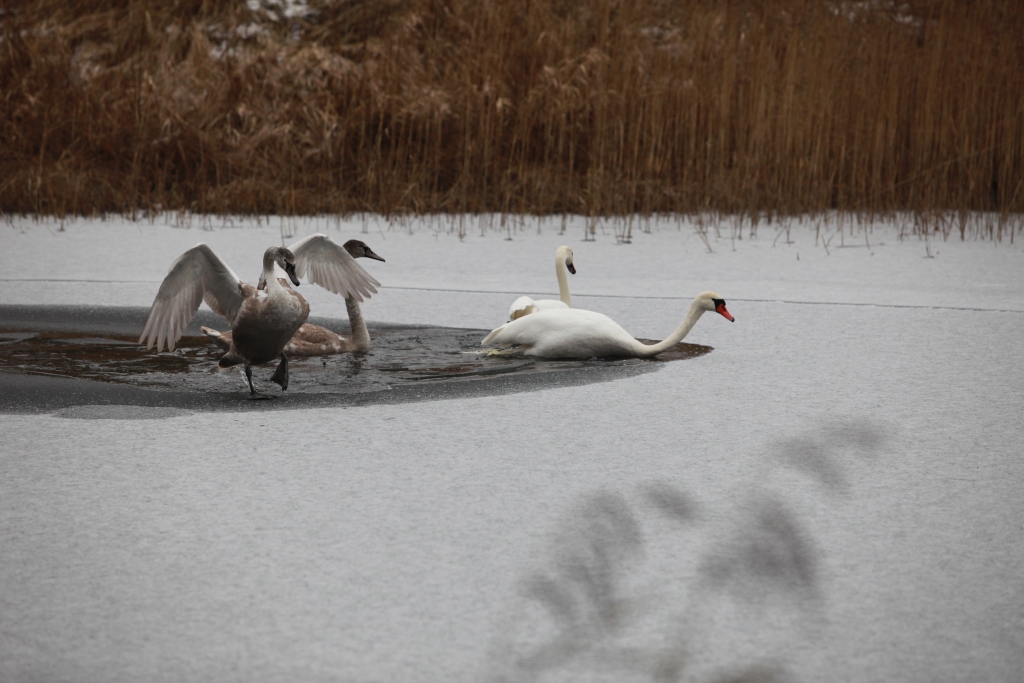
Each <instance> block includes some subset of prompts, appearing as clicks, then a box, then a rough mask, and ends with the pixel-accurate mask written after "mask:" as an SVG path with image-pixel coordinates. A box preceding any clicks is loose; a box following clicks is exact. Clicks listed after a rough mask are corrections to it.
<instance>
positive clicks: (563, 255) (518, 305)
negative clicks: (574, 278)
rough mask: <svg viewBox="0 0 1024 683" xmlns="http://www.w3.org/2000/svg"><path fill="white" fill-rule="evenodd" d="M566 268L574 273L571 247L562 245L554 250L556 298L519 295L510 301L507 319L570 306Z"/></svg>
mask: <svg viewBox="0 0 1024 683" xmlns="http://www.w3.org/2000/svg"><path fill="white" fill-rule="evenodd" d="M566 269H568V271H569V272H570V273H572V274H573V275H575V274H576V266H574V265H573V262H572V249H570V248H569V247H566V246H562V247H559V248H558V249H556V250H555V277H556V278H558V299H539V300H536V301H535V300H533V299H531V298H530V297H528V296H521V297H519V298H518V299H516V300H515V301H514V302H512V306H511V307H510V308H509V309H508V319H509V321H512V320H518V319H519V318H521V317H523V316H524V315H530V314H531V313H536V312H537V311H549V310H553V309H566V308H571V307H572V300H571V299H570V297H569V278H567V277H566V276H565V271H566Z"/></svg>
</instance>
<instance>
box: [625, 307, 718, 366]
mask: <svg viewBox="0 0 1024 683" xmlns="http://www.w3.org/2000/svg"><path fill="white" fill-rule="evenodd" d="M702 315H704V309H703V308H702V307H701V306H700V304H699V303H698V300H697V299H694V300H693V303H691V304H690V310H689V311H687V312H686V317H685V318H683V322H681V323H679V327H677V328H676V329H675V331H674V332H673V333H672V334H670V335H669V336H667V337H665V339H663V340H661V341H660V342H658V343H657V344H644V343H642V342H639V341H636V340H635V339H634V340H633V341H634V342H636V346H635V347H634V348H635V351H636V355H637V356H639V357H642V358H649V357H651V356H656V355H658V354H659V353H661V352H662V351H667V350H668V349H670V348H672V347H673V346H675V345H676V344H678V343H679V342H680V341H682V340H683V337H685V336H686V335H687V334H689V333H690V330H692V329H693V326H694V325H696V324H697V321H698V320H700V317H701V316H702Z"/></svg>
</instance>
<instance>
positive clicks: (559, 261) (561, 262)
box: [555, 252, 572, 308]
mask: <svg viewBox="0 0 1024 683" xmlns="http://www.w3.org/2000/svg"><path fill="white" fill-rule="evenodd" d="M555 277H557V278H558V298H559V299H561V300H562V303H563V304H565V305H566V306H568V307H569V308H572V303H571V302H570V299H569V279H568V278H567V277H566V275H565V254H563V253H561V252H559V253H558V254H557V255H556V256H555Z"/></svg>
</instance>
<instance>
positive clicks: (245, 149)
mask: <svg viewBox="0 0 1024 683" xmlns="http://www.w3.org/2000/svg"><path fill="white" fill-rule="evenodd" d="M67 5H68V4H67V3H61V2H57V1H56V0H40V1H39V2H34V3H22V4H21V5H20V6H16V7H15V8H13V9H9V10H5V11H3V12H2V13H0V37H2V41H0V92H2V93H3V95H4V96H3V98H0V131H2V133H0V135H2V142H3V145H4V147H5V149H6V151H5V152H4V154H3V155H2V159H0V213H4V214H19V213H20V214H28V213H33V214H49V215H56V216H64V215H93V214H104V213H120V214H125V215H127V214H130V213H133V212H135V211H136V210H143V211H150V212H154V211H156V212H159V211H179V212H188V213H193V214H241V215H258V214H282V215H313V214H352V213H358V212H372V213H378V214H382V215H385V216H389V215H401V214H410V213H447V214H481V213H497V214H532V215H558V214H562V215H568V214H578V215H585V216H591V217H595V218H596V217H609V216H619V217H622V218H623V220H626V219H628V217H631V216H640V217H643V216H654V215H659V214H682V215H700V214H702V213H712V212H713V213H726V214H735V215H746V216H748V217H749V220H750V221H752V222H753V223H754V224H755V225H756V223H757V222H758V221H761V220H772V219H773V218H777V217H784V216H799V215H803V214H823V213H826V212H831V211H839V212H852V213H854V214H858V215H862V216H865V217H867V218H868V219H870V218H871V217H872V216H875V215H891V214H893V213H894V212H909V213H910V214H912V215H914V216H916V217H917V218H916V219H915V220H917V221H918V222H919V223H920V224H921V226H922V229H935V230H945V229H946V228H943V227H942V225H943V224H944V221H946V222H951V223H952V224H953V225H954V227H953V228H952V229H953V230H960V234H961V236H962V235H963V234H964V233H963V230H964V228H963V227H962V226H968V225H970V224H971V220H972V219H971V218H970V216H971V215H977V214H975V213H974V212H982V213H983V214H984V215H992V214H996V215H998V216H999V217H1000V218H999V220H998V221H997V222H998V224H999V230H1002V229H1003V227H1002V226H1004V225H1009V224H1019V221H1020V219H1019V216H1020V214H1022V213H1024V172H1022V171H1024V39H1022V38H1021V36H1024V13H1020V12H1017V11H1015V10H1014V6H1013V5H1012V4H1011V3H1005V2H996V1H994V0H977V1H976V2H973V3H961V2H955V1H954V0H936V1H935V2H902V3H892V2H882V1H879V2H867V3H863V2H857V3H855V2H842V1H839V2H811V1H809V0H802V1H796V0H773V1H769V2H765V3H745V2H740V1H739V0H721V1H719V0H707V1H705V2H695V3H671V2H652V1H647V2H628V1H626V0H621V1H616V0H590V1H584V2H577V3H570V2H563V1H559V0H546V1H543V2H536V1H531V2H529V3H480V2H475V1H470V0H448V1H447V2H442V1H431V0H408V1H402V0H383V1H382V2H378V3H347V2H333V3H332V2H317V1H315V0H311V2H310V3H309V4H308V5H307V6H306V7H307V11H305V12H304V13H300V14H298V15H293V16H291V17H285V16H283V15H282V14H281V12H280V8H279V6H278V5H274V4H268V3H265V4H263V5H259V4H258V3H249V5H247V4H245V3H241V2H239V3H237V4H233V5H230V6H227V5H222V4H216V3H208V2H202V1H201V0H184V1H182V2H178V3H173V4H171V3H156V2H153V1H152V0H137V1H131V2H128V1H122V2H115V3H99V2H94V1H85V2H81V3H74V4H73V7H69V6H67ZM250 5H251V6H252V7H256V9H250ZM275 7H276V8H277V9H276V10H275ZM629 220H631V219H629ZM958 222H959V224H960V226H961V227H959V228H957V227H956V224H957V223H958ZM1009 229H1010V230H1011V233H1012V231H1013V228H1012V227H1011V228H1009Z"/></svg>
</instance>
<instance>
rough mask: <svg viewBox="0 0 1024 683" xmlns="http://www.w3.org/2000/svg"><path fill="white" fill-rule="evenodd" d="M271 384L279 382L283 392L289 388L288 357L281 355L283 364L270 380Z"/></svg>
mask: <svg viewBox="0 0 1024 683" xmlns="http://www.w3.org/2000/svg"><path fill="white" fill-rule="evenodd" d="M270 381H271V382H277V383H278V384H280V385H281V391H284V390H285V389H287V388H288V356H286V355H284V354H283V353H282V354H281V364H280V365H278V366H277V370H275V371H274V376H273V377H271V378H270Z"/></svg>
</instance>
